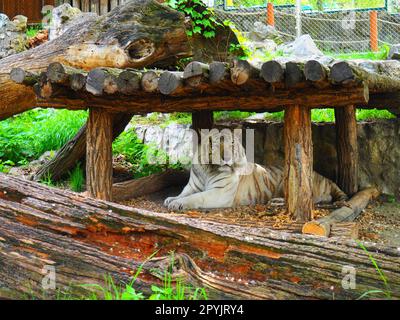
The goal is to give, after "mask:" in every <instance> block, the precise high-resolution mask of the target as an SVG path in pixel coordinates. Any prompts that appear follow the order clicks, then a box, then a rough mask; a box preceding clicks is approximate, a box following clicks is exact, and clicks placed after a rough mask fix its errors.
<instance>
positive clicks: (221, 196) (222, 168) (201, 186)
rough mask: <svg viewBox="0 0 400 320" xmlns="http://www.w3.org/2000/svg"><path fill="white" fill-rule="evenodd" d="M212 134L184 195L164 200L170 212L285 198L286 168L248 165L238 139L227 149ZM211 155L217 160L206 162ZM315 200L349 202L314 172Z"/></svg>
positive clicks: (195, 161) (194, 164) (197, 155)
mask: <svg viewBox="0 0 400 320" xmlns="http://www.w3.org/2000/svg"><path fill="white" fill-rule="evenodd" d="M211 132H212V134H209V135H207V136H205V137H203V138H202V143H201V144H200V146H199V148H198V151H197V152H196V153H195V155H194V157H193V162H192V166H191V171H190V179H189V183H188V184H187V185H186V187H185V188H184V189H183V191H182V192H181V194H179V195H178V196H176V197H169V198H167V199H166V200H165V201H164V205H165V206H166V207H168V209H170V210H186V209H214V208H231V207H237V206H244V205H254V204H266V203H268V201H270V200H272V199H275V198H283V196H284V190H283V168H282V167H275V166H270V167H264V166H261V165H258V164H254V163H251V162H248V161H247V157H246V153H245V150H244V148H243V146H242V144H241V143H240V142H239V140H238V139H232V140H233V143H232V142H229V144H231V146H232V148H229V147H228V148H226V144H227V143H226V142H225V143H224V142H222V141H221V135H220V134H216V133H215V131H211ZM215 141H218V143H215ZM199 151H200V152H199ZM207 156H208V158H209V159H211V158H212V159H214V161H212V163H209V161H204V159H206V160H207V159H208V158H207ZM313 200H314V203H328V202H332V201H345V200H347V196H346V194H345V193H344V192H343V191H342V190H340V189H339V187H338V186H337V185H336V184H335V183H334V182H332V181H330V180H329V179H327V178H325V177H323V176H321V175H320V174H318V173H316V172H314V173H313Z"/></svg>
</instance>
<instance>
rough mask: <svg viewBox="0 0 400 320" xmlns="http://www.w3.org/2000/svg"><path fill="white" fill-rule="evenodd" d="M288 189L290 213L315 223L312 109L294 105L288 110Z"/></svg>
mask: <svg viewBox="0 0 400 320" xmlns="http://www.w3.org/2000/svg"><path fill="white" fill-rule="evenodd" d="M283 139H284V144H285V167H284V190H285V199H286V205H287V211H288V213H290V215H291V216H293V217H294V218H295V219H296V220H297V221H302V222H306V221H309V220H311V213H312V210H313V209H314V204H313V195H312V189H313V182H312V175H313V143H312V135H311V109H309V108H306V107H300V106H292V107H289V108H287V109H286V111H285V122H284V132H283Z"/></svg>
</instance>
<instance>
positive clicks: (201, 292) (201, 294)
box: [64, 252, 207, 300]
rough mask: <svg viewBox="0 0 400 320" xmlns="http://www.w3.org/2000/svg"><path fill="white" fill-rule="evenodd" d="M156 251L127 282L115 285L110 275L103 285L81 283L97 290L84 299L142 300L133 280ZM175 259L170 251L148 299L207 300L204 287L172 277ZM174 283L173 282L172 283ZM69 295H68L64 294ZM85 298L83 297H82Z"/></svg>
mask: <svg viewBox="0 0 400 320" xmlns="http://www.w3.org/2000/svg"><path fill="white" fill-rule="evenodd" d="M156 254H157V252H155V253H153V254H152V255H151V256H150V257H149V258H147V259H146V261H144V262H143V263H142V264H141V265H140V266H139V268H138V270H137V271H136V273H135V275H134V276H133V278H132V279H131V281H130V282H129V283H128V284H125V285H117V284H116V283H115V281H114V280H113V278H112V277H111V276H109V275H108V276H106V277H105V278H104V286H101V285H99V284H82V285H80V287H84V288H93V289H95V290H97V293H96V292H94V293H92V294H90V295H89V296H88V297H86V299H89V300H99V299H102V300H144V299H146V297H145V295H144V294H143V293H142V292H138V291H136V289H135V288H134V285H135V282H136V280H137V278H138V277H139V275H140V273H141V272H142V270H143V267H144V265H145V264H146V263H147V262H148V261H149V260H150V259H151V258H153V257H154V256H155V255H156ZM174 263H175V260H174V255H173V253H171V258H170V265H169V267H168V269H167V270H165V276H164V281H163V286H162V287H158V286H156V285H153V286H151V290H152V294H151V295H150V297H149V298H148V299H149V300H198V299H205V300H207V293H206V291H205V289H204V288H193V287H192V286H188V285H186V284H185V283H184V282H183V280H182V279H177V280H175V281H174V280H173V279H172V269H173V266H174ZM174 283H175V284H174ZM64 296H65V295H64ZM66 296H67V297H71V296H70V295H68V294H67V295H66ZM82 298H83V299H85V297H82Z"/></svg>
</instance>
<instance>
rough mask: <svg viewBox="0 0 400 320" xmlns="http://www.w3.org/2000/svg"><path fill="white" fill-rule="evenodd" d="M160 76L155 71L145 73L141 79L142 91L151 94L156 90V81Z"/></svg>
mask: <svg viewBox="0 0 400 320" xmlns="http://www.w3.org/2000/svg"><path fill="white" fill-rule="evenodd" d="M159 79H160V75H159V74H158V73H157V72H155V71H147V72H146V73H145V74H144V75H143V77H142V81H141V84H142V88H143V90H144V91H146V92H149V93H152V92H156V91H157V89H158V80H159Z"/></svg>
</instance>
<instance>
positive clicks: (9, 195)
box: [0, 174, 400, 299]
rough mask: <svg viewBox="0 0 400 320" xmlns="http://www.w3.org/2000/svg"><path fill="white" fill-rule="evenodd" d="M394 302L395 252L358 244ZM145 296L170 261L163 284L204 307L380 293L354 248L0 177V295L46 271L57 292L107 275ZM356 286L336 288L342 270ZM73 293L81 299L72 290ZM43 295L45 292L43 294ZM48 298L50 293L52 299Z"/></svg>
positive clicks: (398, 292) (28, 288)
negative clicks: (200, 292) (191, 292)
mask: <svg viewBox="0 0 400 320" xmlns="http://www.w3.org/2000/svg"><path fill="white" fill-rule="evenodd" d="M365 247H366V248H367V249H368V250H369V251H370V252H371V254H372V255H373V256H374V258H375V259H376V261H377V262H378V264H379V266H380V268H381V270H382V272H383V273H384V274H385V277H386V278H387V279H388V282H389V283H390V286H391V290H392V296H393V297H395V298H398V297H400V270H399V268H398V265H399V261H400V253H399V251H398V250H397V249H396V248H390V247H384V246H381V245H376V244H371V243H365ZM157 250H158V256H160V258H155V259H151V260H150V261H148V262H147V263H145V264H144V268H143V271H142V274H141V275H140V276H139V278H138V280H137V281H136V283H135V287H136V288H137V289H138V290H142V291H144V292H148V291H149V287H150V286H151V284H154V283H159V282H160V279H162V277H163V275H164V271H165V269H166V267H167V266H168V263H169V260H168V257H167V255H168V252H169V251H170V250H174V252H175V266H174V269H173V278H176V276H178V275H179V276H180V277H183V278H184V279H185V281H186V282H187V283H192V284H193V285H195V286H202V287H203V286H204V287H205V288H206V290H207V293H208V294H209V297H210V298H225V299H226V298H232V299H235V298H236V299H285V298H286V299H288V298H289V299H300V298H310V299H332V295H334V296H335V298H336V299H353V298H357V297H358V296H360V295H361V294H362V293H364V292H366V291H368V290H382V289H385V288H384V284H383V283H382V282H381V280H380V276H379V274H378V273H377V272H376V270H375V268H374V266H373V265H372V264H371V263H370V261H369V257H368V255H367V254H366V253H365V252H364V251H363V250H362V249H361V248H359V247H358V245H357V244H356V243H355V242H354V241H347V240H343V239H338V238H334V239H325V238H322V239H321V238H316V237H313V236H308V235H296V234H289V233H283V232H276V231H271V230H268V229H261V228H257V227H242V226H234V225H227V224H222V223H219V222H211V221H206V220H201V219H196V218H191V217H187V216H185V215H182V214H162V213H153V212H149V211H144V210H140V209H134V208H130V207H126V206H121V205H117V204H114V203H110V202H103V201H96V200H94V199H89V198H85V197H83V196H81V195H79V194H76V193H72V192H66V191H62V190H58V189H54V188H49V187H47V186H43V185H40V184H37V183H33V182H29V181H26V180H22V179H19V178H12V177H9V176H6V175H3V174H0V268H1V270H2V272H1V273H0V296H10V295H11V294H12V293H14V294H16V295H19V294H31V293H33V294H35V295H36V296H39V295H40V294H41V292H42V291H43V288H42V287H41V282H42V279H43V276H44V274H43V271H42V270H43V267H45V266H54V267H55V271H56V275H57V289H60V290H65V287H67V286H71V285H74V284H83V283H100V284H103V280H102V279H103V276H104V275H105V274H109V275H111V276H112V277H113V278H114V279H115V281H116V282H117V283H120V282H126V281H128V280H129V279H130V278H131V277H132V274H134V273H135V271H136V270H137V268H138V266H139V265H140V264H141V263H143V262H144V261H145V260H146V259H147V258H148V257H149V256H150V255H152V254H153V253H154V252H155V251H157ZM343 261H346V262H345V264H346V265H352V266H354V267H355V268H356V269H357V287H356V289H354V290H345V289H343V288H342V285H341V283H342V279H343V274H342V268H343V265H344V262H343ZM72 289H73V290H75V293H82V291H85V290H89V288H87V287H74V286H73V287H72ZM46 294H47V296H49V295H50V294H51V292H46ZM54 294H55V293H54Z"/></svg>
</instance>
